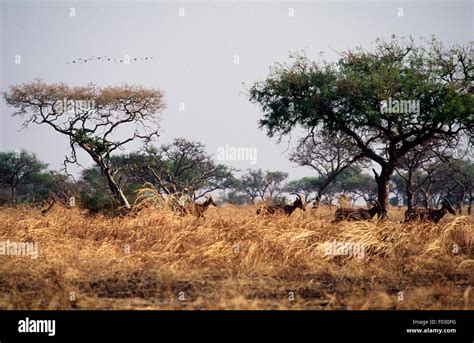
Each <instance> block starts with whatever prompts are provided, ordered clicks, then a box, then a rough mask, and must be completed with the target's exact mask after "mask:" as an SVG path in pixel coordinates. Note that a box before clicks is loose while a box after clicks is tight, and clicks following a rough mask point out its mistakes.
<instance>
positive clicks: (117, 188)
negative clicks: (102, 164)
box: [105, 170, 131, 209]
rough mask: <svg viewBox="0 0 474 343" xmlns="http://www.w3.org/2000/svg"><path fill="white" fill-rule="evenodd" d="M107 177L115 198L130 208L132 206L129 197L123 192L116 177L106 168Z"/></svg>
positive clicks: (121, 204)
mask: <svg viewBox="0 0 474 343" xmlns="http://www.w3.org/2000/svg"><path fill="white" fill-rule="evenodd" d="M105 177H106V178H107V184H108V185H109V188H110V190H111V191H112V194H113V195H114V198H115V199H116V200H117V201H118V203H119V204H120V206H124V207H125V208H127V209H130V208H131V206H130V204H129V202H128V200H127V198H126V197H125V194H123V191H122V189H121V188H120V186H119V185H118V184H117V182H115V180H114V177H113V176H112V174H111V173H110V171H109V170H105Z"/></svg>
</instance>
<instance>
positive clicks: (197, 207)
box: [172, 196, 217, 218]
mask: <svg viewBox="0 0 474 343" xmlns="http://www.w3.org/2000/svg"><path fill="white" fill-rule="evenodd" d="M188 201H189V202H188V203H185V204H180V203H177V202H174V203H173V205H172V208H173V210H174V211H175V212H177V213H178V214H179V215H185V214H192V215H195V216H196V217H198V218H200V217H202V215H203V214H204V212H206V210H207V208H208V207H209V206H211V205H213V206H217V205H216V203H215V202H214V199H212V196H209V197H206V201H204V202H203V203H202V204H197V203H195V202H192V201H191V200H190V199H189V200H188Z"/></svg>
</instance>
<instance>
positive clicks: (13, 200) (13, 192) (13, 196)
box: [11, 186, 16, 205]
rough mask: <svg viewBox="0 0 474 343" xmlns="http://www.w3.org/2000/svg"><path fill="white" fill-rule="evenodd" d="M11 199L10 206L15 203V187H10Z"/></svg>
mask: <svg viewBox="0 0 474 343" xmlns="http://www.w3.org/2000/svg"><path fill="white" fill-rule="evenodd" d="M11 197H12V204H13V205H15V203H16V187H15V186H11Z"/></svg>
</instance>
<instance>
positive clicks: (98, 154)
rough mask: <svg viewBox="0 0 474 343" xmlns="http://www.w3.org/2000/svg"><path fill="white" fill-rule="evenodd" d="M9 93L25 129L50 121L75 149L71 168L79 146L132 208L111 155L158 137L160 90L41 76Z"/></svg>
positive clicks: (7, 98) (118, 197)
mask: <svg viewBox="0 0 474 343" xmlns="http://www.w3.org/2000/svg"><path fill="white" fill-rule="evenodd" d="M4 98H5V101H6V102H7V104H8V105H9V106H11V107H14V108H16V109H17V110H16V112H15V113H14V114H13V115H14V116H21V117H25V118H26V120H25V121H24V123H23V128H27V127H28V126H29V125H30V124H32V123H33V124H39V125H43V124H44V125H47V126H49V127H50V128H52V129H53V130H54V131H56V132H57V133H60V134H62V135H64V136H65V137H67V139H68V140H69V146H70V149H71V152H70V154H69V155H68V156H66V157H65V161H64V166H65V170H66V171H67V165H68V164H70V163H76V164H78V159H77V153H76V150H77V148H80V149H82V150H84V151H85V152H86V153H87V154H88V155H89V156H90V157H91V158H92V160H93V161H94V162H95V163H96V164H97V166H98V167H99V168H100V170H101V172H102V173H103V175H104V176H105V178H106V180H107V185H108V188H109V189H110V191H111V192H112V194H113V196H114V198H115V200H116V201H117V202H118V203H119V204H120V205H121V206H124V207H126V208H130V204H129V202H128V200H127V198H126V196H125V195H124V193H123V191H122V189H121V187H120V186H119V185H118V183H117V182H116V180H115V174H116V172H117V170H115V169H114V168H113V165H112V164H111V163H110V159H111V154H112V153H114V152H117V151H118V150H123V149H124V146H125V145H126V144H127V143H130V142H132V141H135V140H141V141H142V142H144V143H145V144H147V143H149V142H150V141H151V140H152V139H153V138H155V137H157V136H158V128H159V123H158V113H159V112H161V111H162V110H163V109H164V104H163V93H162V92H161V91H160V90H157V89H153V88H144V87H142V86H129V85H126V84H125V85H122V86H110V87H104V88H99V87H96V86H95V85H93V84H90V85H88V86H84V87H70V86H68V85H66V84H64V83H60V84H46V83H43V82H42V81H40V80H36V81H34V82H31V83H25V84H20V85H15V86H11V87H10V88H9V90H8V91H7V92H5V93H4Z"/></svg>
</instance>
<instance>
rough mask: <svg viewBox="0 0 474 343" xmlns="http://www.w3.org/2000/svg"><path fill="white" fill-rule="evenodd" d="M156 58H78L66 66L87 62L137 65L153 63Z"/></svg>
mask: <svg viewBox="0 0 474 343" xmlns="http://www.w3.org/2000/svg"><path fill="white" fill-rule="evenodd" d="M153 59H154V57H152V56H147V57H134V58H127V59H123V58H121V59H118V58H113V57H109V56H92V57H89V58H77V59H74V60H72V61H69V62H66V64H71V63H72V64H83V63H87V62H118V63H125V64H129V63H135V62H143V61H151V60H153Z"/></svg>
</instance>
